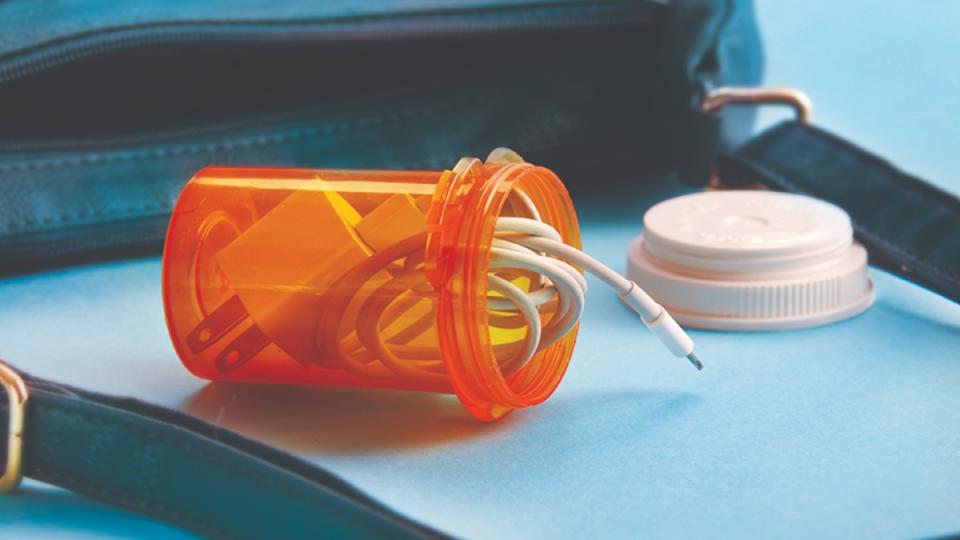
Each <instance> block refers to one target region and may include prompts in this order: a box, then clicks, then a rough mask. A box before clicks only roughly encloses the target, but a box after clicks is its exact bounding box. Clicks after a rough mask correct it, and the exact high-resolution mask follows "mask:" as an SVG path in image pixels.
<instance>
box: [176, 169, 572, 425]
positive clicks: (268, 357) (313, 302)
mask: <svg viewBox="0 0 960 540" xmlns="http://www.w3.org/2000/svg"><path fill="white" fill-rule="evenodd" d="M501 155H504V156H507V157H509V153H506V154H503V153H501ZM531 206H532V207H533V208H535V212H536V213H538V214H539V219H541V220H542V221H543V222H545V223H547V224H549V225H552V226H553V227H554V228H555V229H556V230H557V231H558V232H559V233H560V235H561V237H562V239H563V242H564V243H566V244H569V245H570V246H573V247H575V248H578V249H579V248H580V236H579V227H578V224H577V219H576V215H575V214H574V209H573V205H572V203H571V201H570V199H569V197H568V195H567V192H566V190H565V188H564V187H563V184H562V183H561V182H560V180H559V179H558V178H557V177H556V175H554V174H553V173H552V172H551V171H549V170H547V169H545V168H543V167H537V166H534V165H531V164H529V163H524V162H522V161H517V160H510V159H493V160H488V161H487V162H486V163H484V162H481V161H479V160H477V159H472V158H464V159H463V160H461V161H460V162H459V163H458V164H457V165H456V167H454V168H453V169H452V170H447V171H363V170H307V169H279V168H223V167H215V168H206V169H203V170H201V171H200V172H198V173H197V174H196V176H194V177H193V179H191V180H190V182H189V183H188V184H187V186H186V187H185V188H184V190H183V193H182V195H181V196H180V199H179V200H178V202H177V204H176V207H175V209H174V211H173V217H172V219H171V222H170V228H169V232H168V236H167V243H166V246H165V250H164V258H163V299H164V306H165V311H166V317H167V324H168V327H169V330H170V336H171V338H172V340H173V343H174V346H175V348H176V350H177V353H178V354H179V356H180V358H181V360H182V361H183V363H184V365H186V367H187V368H188V369H189V370H190V371H191V372H193V373H195V374H196V375H198V376H200V377H203V378H206V379H211V380H234V381H254V382H264V383H286V384H306V385H332V386H362V387H382V388H396V389H407V390H426V391H434V392H446V393H455V394H456V395H457V396H458V397H459V399H460V400H461V401H462V403H463V404H464V406H465V407H466V408H467V409H468V410H469V411H470V412H471V413H472V414H473V415H474V416H476V417H478V418H481V419H485V420H492V419H495V418H499V417H501V416H503V415H504V414H506V413H508V412H509V411H511V410H513V409H515V408H520V407H527V406H530V405H534V404H537V403H540V402H542V401H543V400H545V399H546V398H547V397H548V396H549V395H550V394H551V393H552V392H553V390H554V389H555V388H556V387H557V385H558V384H559V382H560V379H561V378H562V376H563V373H564V371H565V369H566V367H567V364H568V362H569V360H570V356H571V354H572V352H573V345H574V341H575V339H576V334H577V328H574V329H573V330H572V331H570V332H568V333H567V334H566V335H564V336H563V337H562V339H559V340H558V341H556V342H555V343H553V344H552V345H550V346H549V347H546V348H543V349H542V350H539V351H538V352H537V353H536V354H535V355H533V357H532V358H531V359H529V360H527V361H525V362H522V363H520V362H517V361H516V359H517V358H518V354H517V353H518V350H519V349H520V348H522V347H523V344H524V341H525V339H526V334H527V332H529V331H530V330H529V328H528V326H526V325H524V324H520V322H522V321H520V320H519V319H518V317H517V316H516V315H512V314H508V313H502V312H497V311H495V310H491V309H490V306H489V300H490V298H491V293H490V291H488V286H487V273H488V261H489V250H490V247H491V243H492V241H493V237H494V226H495V224H496V221H497V218H498V217H500V216H518V217H525V216H528V215H529V214H530V213H531ZM509 277H510V278H511V282H512V283H513V284H514V285H516V286H518V287H520V288H521V289H523V290H524V291H531V290H533V289H536V288H537V287H538V278H539V276H536V275H532V274H531V275H526V274H524V273H522V272H520V273H516V274H515V275H511V276H509ZM494 296H495V294H494ZM549 309H550V308H549V307H547V308H546V309H545V310H544V312H543V313H542V317H544V318H546V317H548V316H549Z"/></svg>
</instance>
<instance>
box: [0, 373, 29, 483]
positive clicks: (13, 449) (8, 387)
mask: <svg viewBox="0 0 960 540" xmlns="http://www.w3.org/2000/svg"><path fill="white" fill-rule="evenodd" d="M0 387H2V388H3V389H4V390H5V391H6V393H7V401H8V403H9V410H8V414H7V463H6V467H5V468H4V470H3V476H0V493H9V492H11V491H13V490H14V489H16V488H17V486H19V485H20V480H21V479H22V478H23V424H24V418H25V417H26V411H27V398H28V396H29V394H28V393H27V384H26V383H25V382H23V377H21V376H20V374H19V373H17V372H16V371H14V370H13V369H11V368H10V366H8V365H6V364H4V363H3V362H2V361H0Z"/></svg>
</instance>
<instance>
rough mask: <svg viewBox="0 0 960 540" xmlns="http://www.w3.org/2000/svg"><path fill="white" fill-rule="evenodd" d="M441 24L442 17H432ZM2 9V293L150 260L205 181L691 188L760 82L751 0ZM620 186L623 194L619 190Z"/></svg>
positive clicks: (581, 190) (20, 5)
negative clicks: (274, 176) (473, 160)
mask: <svg viewBox="0 0 960 540" xmlns="http://www.w3.org/2000/svg"><path fill="white" fill-rule="evenodd" d="M430 6H434V7H430ZM435 6H436V4H435V3H428V2H418V1H412V0H408V1H391V2H356V3H352V4H351V3H342V2H341V3H335V4H333V3H324V2H315V3H299V2H292V1H285V0H281V1H275V2H269V3H244V4H240V5H236V4H229V5H223V4H221V3H218V2H209V1H204V2H190V3H186V4H182V5H181V4H180V3H166V2H151V3H137V4H134V5H129V4H126V3H117V2H107V1H105V0H104V1H99V2H86V3H83V4H77V5H75V6H73V7H71V8H70V9H67V10H64V11H59V12H51V11H50V9H48V7H47V6H45V5H44V4H38V3H35V2H29V1H17V0H14V1H8V2H3V3H0V30H2V35H3V36H4V37H3V38H2V40H0V118H2V119H3V121H2V123H0V177H2V179H3V182H4V189H3V190H0V216H2V219H0V275H3V274H11V273H16V272H22V271H31V270H36V269H41V268H46V267H50V266H55V265H63V264H72V263H77V262H82V261H87V260H94V259H101V258H105V257H123V256H131V255H137V254H144V253H159V249H160V246H161V243H162V240H163V236H164V230H165V227H166V222H167V219H168V213H169V211H170V208H171V205H172V203H173V201H174V199H175V197H176V195H177V194H178V192H179V189H180V187H181V186H182V185H183V183H184V182H186V180H187V179H188V178H189V177H190V176H191V175H192V173H193V172H194V171H196V170H198V169H199V168H201V167H203V166H205V165H208V164H232V165H264V166H266V165H284V166H316V167H327V168H330V167H354V168H420V167H429V168H441V169H442V168H448V167H452V166H453V164H454V163H456V161H457V159H458V158H459V157H460V156H463V155H485V154H486V152H488V151H489V150H490V149H491V148H494V147H497V146H509V147H511V148H514V149H515V150H517V151H519V152H520V153H521V154H523V155H524V156H526V157H528V158H529V159H530V160H531V161H534V162H537V163H541V164H544V165H546V166H549V167H552V168H554V169H555V170H557V171H558V172H560V174H561V176H562V177H563V178H564V180H565V182H567V183H568V185H569V186H570V188H571V191H572V192H573V194H574V196H575V197H578V196H580V197H584V196H588V195H589V193H590V191H591V190H592V191H593V192H603V191H604V190H613V189H615V188H616V186H614V185H610V184H609V183H608V184H606V185H597V184H596V182H595V181H594V182H593V184H592V185H591V187H590V189H589V190H588V189H587V187H586V179H585V178H584V175H583V174H582V171H584V170H586V168H587V167H588V166H589V167H590V168H591V169H592V170H593V171H597V170H600V171H603V170H605V169H606V170H611V171H612V170H617V169H622V168H623V167H625V166H626V167H629V170H631V171H632V173H631V175H630V177H631V178H632V180H631V181H637V180H638V179H644V178H653V177H654V174H653V173H654V172H658V171H672V170H678V171H682V174H683V175H684V176H686V177H689V178H696V179H703V178H705V177H706V174H705V171H706V169H707V167H708V166H709V163H710V162H711V161H712V158H713V156H714V154H715V153H716V152H717V150H718V149H720V148H721V147H725V146H729V145H730V144H731V143H733V142H736V141H739V140H741V139H743V138H744V137H745V136H746V135H747V134H748V131H749V128H750V124H751V118H750V112H749V111H741V114H739V115H730V116H728V117H727V118H726V119H725V121H723V122H721V121H720V120H718V119H717V118H715V117H712V116H710V115H705V114H702V113H701V112H700V103H701V101H702V99H703V97H704V95H705V93H706V92H708V91H709V90H710V89H712V88H715V87H717V86H720V85H731V84H733V85H750V84H755V83H757V82H758V80H759V76H760V71H761V60H760V48H759V42H758V35H757V31H756V28H755V27H754V22H753V14H752V6H751V4H750V3H749V2H747V1H720V0H672V1H670V2H664V1H660V0H612V1H609V2H593V1H546V2H498V1H494V0H473V1H459V2H450V3H447V4H445V5H444V7H442V8H438V7H435ZM619 177H620V178H623V175H619Z"/></svg>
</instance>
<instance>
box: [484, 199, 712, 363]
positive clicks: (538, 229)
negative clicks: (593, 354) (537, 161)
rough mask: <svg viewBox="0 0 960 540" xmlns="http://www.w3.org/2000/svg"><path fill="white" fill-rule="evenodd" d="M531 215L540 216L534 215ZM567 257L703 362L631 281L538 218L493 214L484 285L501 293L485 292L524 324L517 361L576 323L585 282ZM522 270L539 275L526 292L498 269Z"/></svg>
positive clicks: (682, 351)
mask: <svg viewBox="0 0 960 540" xmlns="http://www.w3.org/2000/svg"><path fill="white" fill-rule="evenodd" d="M535 217H539V216H536V215H535ZM570 263H573V264H575V265H578V266H580V267H582V268H583V269H584V270H586V271H587V272H589V273H591V274H593V275H594V276H596V277H597V278H599V279H600V280H601V281H603V282H604V283H606V284H607V285H609V286H610V287H611V288H613V289H614V290H615V291H616V292H617V294H618V295H619V296H620V298H621V299H622V300H623V301H624V303H625V304H626V305H627V306H629V307H630V308H631V309H632V310H634V311H635V312H636V313H637V314H638V315H640V318H641V320H643V322H644V324H645V325H647V327H648V328H650V330H651V331H653V333H654V335H656V336H657V338H658V339H659V340H660V341H661V342H662V343H663V344H664V345H665V346H666V347H667V349H669V350H670V352H671V353H673V355H674V356H677V357H686V358H687V359H688V360H689V361H690V363H691V364H693V365H694V366H695V367H696V368H697V369H703V364H702V363H701V362H700V359H699V358H697V355H696V354H694V352H693V349H694V344H693V341H692V340H691V339H690V337H689V336H687V334H686V333H685V332H684V331H683V329H682V328H680V325H678V324H677V322H676V321H675V320H674V319H673V317H671V316H670V314H669V313H667V311H666V310H665V309H664V308H663V307H662V306H661V305H660V304H658V303H656V302H655V301H654V300H653V299H652V298H650V296H649V295H647V293H645V292H644V291H643V289H641V288H640V287H639V286H638V285H637V284H636V283H634V282H633V281H630V280H628V279H627V278H625V277H623V276H622V275H620V274H619V273H617V272H616V271H614V270H613V269H611V268H609V267H608V266H606V265H604V264H603V263H601V262H600V261H598V260H596V259H594V258H593V257H591V256H589V255H587V254H586V253H584V252H582V251H580V250H578V249H576V248H573V247H571V246H569V245H567V244H565V243H563V241H562V237H561V236H560V233H558V232H557V230H556V229H554V228H553V227H551V226H550V225H548V224H547V223H544V222H542V221H539V220H538V219H531V218H524V217H501V218H499V219H497V223H496V232H495V238H494V241H493V245H492V246H491V249H490V262H489V269H490V271H491V273H490V274H489V277H488V282H487V283H488V287H489V288H490V290H491V291H494V292H496V293H498V294H499V295H500V297H496V296H493V297H490V299H489V307H490V309H491V310H494V311H515V312H518V313H519V314H520V315H521V316H522V317H523V318H524V320H525V322H526V323H527V325H528V326H529V332H528V333H527V338H526V341H525V343H524V348H523V352H522V354H521V358H520V359H519V362H518V364H519V365H523V364H525V363H526V362H527V361H529V359H530V358H531V357H532V356H533V355H534V354H535V353H536V351H538V350H541V349H544V348H546V347H548V346H550V345H551V344H553V343H554V342H556V341H557V340H558V339H560V338H561V337H563V336H564V335H565V334H566V333H567V332H569V331H570V330H571V329H573V327H574V326H576V324H577V322H578V321H579V320H580V317H581V316H582V315H583V308H584V303H585V300H586V292H587V282H586V280H585V279H584V278H583V276H582V275H581V274H580V272H578V271H577V270H576V268H574V267H573V266H572V265H571V264H570ZM505 270H527V271H532V272H535V273H537V274H540V275H542V276H544V278H546V279H545V281H544V283H543V286H542V287H541V288H539V289H536V290H534V291H532V292H529V293H528V292H525V291H523V290H522V289H520V288H519V287H517V286H515V285H513V284H512V283H510V281H508V280H507V279H505V278H503V277H501V276H498V275H497V272H499V271H505ZM554 297H557V299H558V307H557V310H556V313H555V314H554V316H553V317H552V318H551V319H550V320H549V321H548V323H547V325H546V326H545V327H541V322H540V316H539V310H540V309H541V307H542V306H544V305H545V304H547V303H548V302H550V301H551V300H553V298H554Z"/></svg>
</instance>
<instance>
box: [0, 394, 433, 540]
mask: <svg viewBox="0 0 960 540" xmlns="http://www.w3.org/2000/svg"><path fill="white" fill-rule="evenodd" d="M25 380H26V381H27V386H28V388H29V391H30V398H29V401H28V404H27V421H26V426H25V436H24V452H25V457H24V474H25V475H26V476H27V477H30V478H35V479H37V480H42V481H44V482H48V483H51V484H55V485H59V486H62V487H65V488H68V489H70V490H72V491H75V492H77V493H81V494H83V495H87V496H90V497H93V498H95V499H99V500H102V501H105V502H108V503H111V504H116V505H120V506H123V507H126V508H129V509H131V510H134V511H137V512H140V513H143V514H146V515H149V516H152V517H154V518H157V519H161V520H164V521H167V522H169V523H172V524H175V525H179V526H181V527H183V528H185V529H188V530H191V531H194V532H196V533H199V534H201V535H203V536H206V537H216V538H344V537H351V538H445V537H446V536H445V535H444V534H442V533H440V532H437V531H435V530H433V529H430V528H428V527H426V526H424V525H421V524H419V523H416V522H414V521H413V520H411V519H409V518H406V517H403V516H401V515H399V514H397V513H395V512H393V511H392V510H390V509H388V508H386V507H385V506H383V505H382V504H380V503H378V502H377V501H375V500H373V499H371V498H370V497H368V496H367V495H365V494H363V493H361V492H360V491H358V490H357V489H356V488H354V487H353V486H351V485H350V484H348V483H347V482H345V481H343V480H341V479H340V478H338V477H336V476H334V475H332V474H330V473H329V472H327V471H324V470H322V469H319V468H317V467H315V466H314V465H311V464H309V463H306V462H304V461H302V460H300V459H298V458H296V457H294V456H291V455H289V454H286V453H284V452H281V451H279V450H276V449H274V448H271V447H268V446H265V445H263V444H260V443H258V442H256V441H253V440H251V439H247V438H245V437H243V436H241V435H238V434H236V433H234V432H231V431H228V430H226V429H223V428H221V427H218V426H215V425H212V424H208V423H206V422H203V421H201V420H199V419H197V418H195V417H193V416H189V415H185V414H182V413H179V412H176V411H173V410H170V409H165V408H162V407H156V406H154V405H150V404H147V403H144V402H141V401H138V400H135V399H128V398H116V397H110V396H104V395H100V394H96V393H92V392H87V391H84V390H80V389H77V388H71V387H67V386H63V385H59V384H55V383H52V382H50V381H45V380H42V379H36V378H31V377H25ZM4 401H5V400H4Z"/></svg>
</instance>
